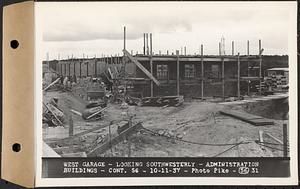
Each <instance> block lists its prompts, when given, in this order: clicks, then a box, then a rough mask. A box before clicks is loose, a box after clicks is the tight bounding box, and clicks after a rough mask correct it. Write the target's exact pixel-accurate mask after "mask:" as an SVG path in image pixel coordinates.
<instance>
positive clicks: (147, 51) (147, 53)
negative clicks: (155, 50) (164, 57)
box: [146, 33, 149, 55]
mask: <svg viewBox="0 0 300 189" xmlns="http://www.w3.org/2000/svg"><path fill="white" fill-rule="evenodd" d="M148 43H149V40H148V33H146V55H149V49H148V47H149V46H148V45H149V44H148Z"/></svg>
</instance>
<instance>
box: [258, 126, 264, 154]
mask: <svg viewBox="0 0 300 189" xmlns="http://www.w3.org/2000/svg"><path fill="white" fill-rule="evenodd" d="M258 135H259V143H260V144H262V145H264V137H263V136H264V131H263V130H259V131H258ZM261 149H263V150H265V147H264V146H261Z"/></svg>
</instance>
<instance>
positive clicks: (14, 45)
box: [10, 40, 19, 49]
mask: <svg viewBox="0 0 300 189" xmlns="http://www.w3.org/2000/svg"><path fill="white" fill-rule="evenodd" d="M10 47H11V48H13V49H16V48H18V47H19V42H18V41H17V40H11V41H10Z"/></svg>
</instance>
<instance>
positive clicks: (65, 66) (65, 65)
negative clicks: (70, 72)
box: [64, 63, 67, 76]
mask: <svg viewBox="0 0 300 189" xmlns="http://www.w3.org/2000/svg"><path fill="white" fill-rule="evenodd" d="M64 68H65V70H64V72H65V76H67V63H65V64H64Z"/></svg>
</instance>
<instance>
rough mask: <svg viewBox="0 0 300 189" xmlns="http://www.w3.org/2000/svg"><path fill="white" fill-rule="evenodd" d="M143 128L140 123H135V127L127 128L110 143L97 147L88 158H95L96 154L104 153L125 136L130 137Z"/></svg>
mask: <svg viewBox="0 0 300 189" xmlns="http://www.w3.org/2000/svg"><path fill="white" fill-rule="evenodd" d="M142 128H143V126H142V124H141V123H137V124H136V125H134V126H132V127H129V128H128V129H126V130H124V131H123V132H121V133H120V134H119V135H118V136H117V137H115V138H112V139H111V141H108V142H105V143H104V144H101V145H100V146H97V147H96V148H95V149H93V150H92V151H91V152H89V153H88V154H87V156H88V157H95V156H97V155H98V154H101V153H104V152H105V151H106V150H108V149H109V148H111V147H112V146H114V145H116V144H118V143H120V142H122V141H123V140H124V139H125V138H126V137H127V136H129V135H131V134H132V133H134V132H137V131H138V130H139V129H142Z"/></svg>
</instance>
